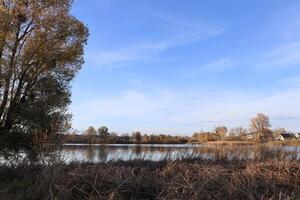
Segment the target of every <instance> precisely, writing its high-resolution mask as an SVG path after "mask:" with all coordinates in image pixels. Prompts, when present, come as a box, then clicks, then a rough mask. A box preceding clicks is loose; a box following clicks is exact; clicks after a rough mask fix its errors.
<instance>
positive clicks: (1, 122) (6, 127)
mask: <svg viewBox="0 0 300 200" xmlns="http://www.w3.org/2000/svg"><path fill="white" fill-rule="evenodd" d="M71 4H72V1H71V0H22V1H20V0H1V1H0V140H2V142H1V144H2V145H3V144H5V143H7V142H8V143H9V141H13V142H14V146H17V145H16V143H18V142H20V145H21V146H22V145H25V146H28V147H30V145H31V142H32V137H33V135H34V134H36V133H47V135H48V136H51V135H53V134H55V133H58V132H62V131H63V130H64V129H65V128H67V125H68V119H69V117H70V115H69V114H68V112H67V106H68V105H69V103H70V82H71V81H72V80H73V79H74V77H75V75H76V73H77V72H78V71H79V70H80V68H81V66H82V64H83V50H84V45H85V44H86V41H87V37H88V30H87V28H86V27H85V25H84V24H83V23H82V22H80V21H79V20H77V19H76V18H75V17H73V16H72V15H70V8H71ZM1 138H2V139H1ZM3 138H5V139H3Z"/></svg>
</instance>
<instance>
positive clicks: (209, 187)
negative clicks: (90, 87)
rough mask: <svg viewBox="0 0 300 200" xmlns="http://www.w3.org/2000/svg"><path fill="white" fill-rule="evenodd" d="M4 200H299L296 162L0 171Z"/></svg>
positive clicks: (69, 166) (196, 161) (55, 166)
mask: <svg viewBox="0 0 300 200" xmlns="http://www.w3.org/2000/svg"><path fill="white" fill-rule="evenodd" d="M0 180H1V182H0V196H1V199H2V200H6V199H224V200H226V199H230V200H235V199H295V200H296V199H299V198H300V162H299V160H298V161H296V160H289V161H287V160H272V159H268V160H257V161H236V160H235V161H228V160H227V161H225V160H215V161H208V160H205V161H204V160H202V159H185V160H175V161H167V160H164V161H159V162H153V161H147V160H132V161H116V162H108V163H99V164H92V163H81V164H80V163H71V164H62V163H60V164H52V165H48V166H42V165H34V166H29V165H19V166H17V167H4V166H2V167H0Z"/></svg>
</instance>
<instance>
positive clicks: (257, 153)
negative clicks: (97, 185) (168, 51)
mask: <svg viewBox="0 0 300 200" xmlns="http://www.w3.org/2000/svg"><path fill="white" fill-rule="evenodd" d="M61 155H62V157H63V159H64V160H65V162H67V163H69V162H72V161H79V162H95V163H96V162H106V161H111V160H131V159H149V160H162V159H165V158H167V159H178V158H185V157H201V158H204V159H217V158H218V159H220V158H225V159H229V160H230V159H264V158H266V157H270V158H274V159H275V158H276V157H282V156H285V157H287V158H291V159H300V148H299V147H273V148H270V147H264V146H263V147H251V146H247V147H204V146H201V145H189V144H184V145H148V144H142V145H74V144H71V145H68V144H66V145H64V147H63V149H62V152H61Z"/></svg>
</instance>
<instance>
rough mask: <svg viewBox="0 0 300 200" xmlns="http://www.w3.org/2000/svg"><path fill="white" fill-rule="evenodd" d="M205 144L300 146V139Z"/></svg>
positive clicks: (209, 143)
mask: <svg viewBox="0 0 300 200" xmlns="http://www.w3.org/2000/svg"><path fill="white" fill-rule="evenodd" d="M202 144H203V145H205V146H261V145H266V146H294V147H300V140H287V141H270V142H267V143H258V142H254V141H211V142H205V143H202Z"/></svg>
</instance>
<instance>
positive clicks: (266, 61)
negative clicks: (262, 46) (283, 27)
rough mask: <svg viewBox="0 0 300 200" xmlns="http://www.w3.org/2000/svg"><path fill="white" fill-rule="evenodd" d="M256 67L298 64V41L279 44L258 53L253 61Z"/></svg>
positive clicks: (299, 54)
mask: <svg viewBox="0 0 300 200" xmlns="http://www.w3.org/2000/svg"><path fill="white" fill-rule="evenodd" d="M254 62H255V63H256V64H255V65H256V67H258V68H280V67H295V66H299V65H300V41H295V42H291V43H285V44H281V45H279V46H278V47H276V48H275V49H273V50H270V51H268V52H264V53H262V54H261V55H259V56H258V57H257V58H256V59H255V61H254Z"/></svg>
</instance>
